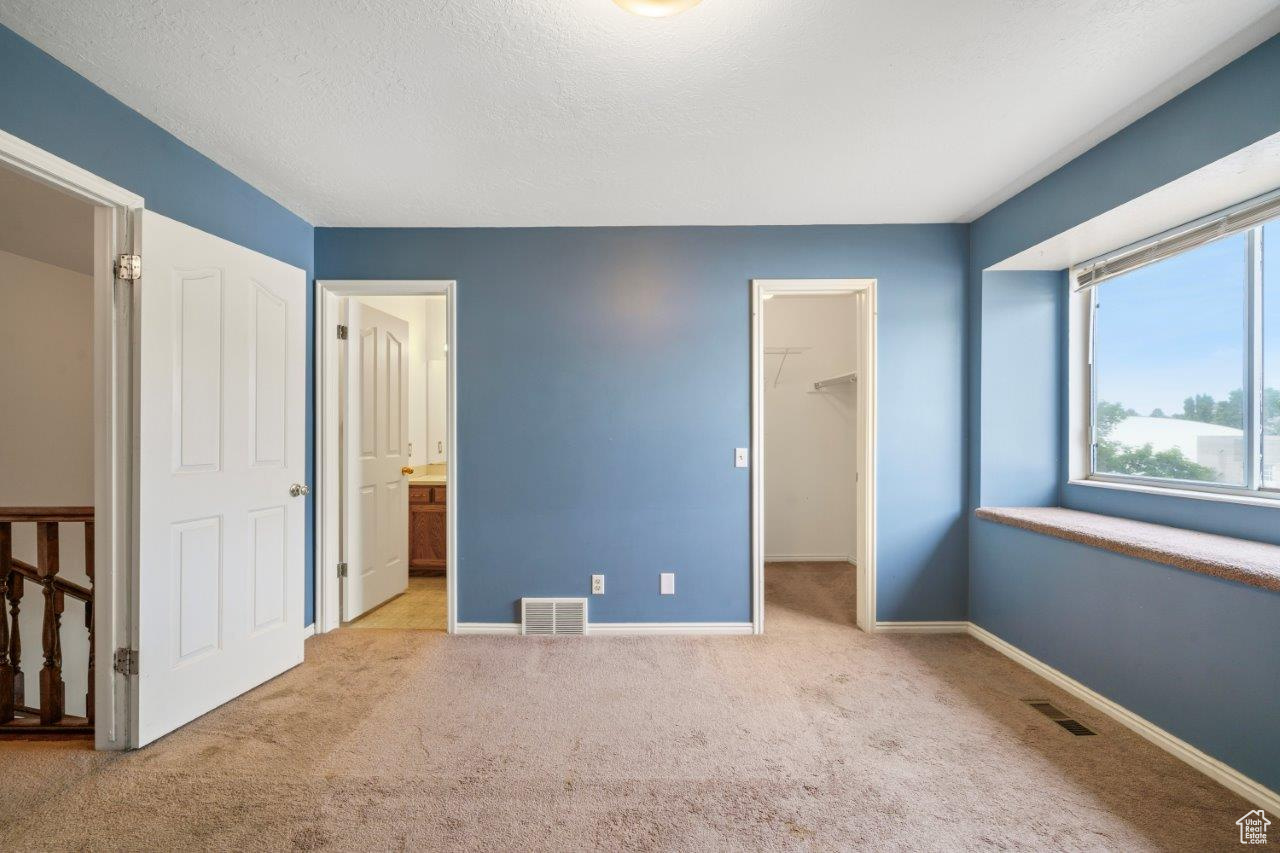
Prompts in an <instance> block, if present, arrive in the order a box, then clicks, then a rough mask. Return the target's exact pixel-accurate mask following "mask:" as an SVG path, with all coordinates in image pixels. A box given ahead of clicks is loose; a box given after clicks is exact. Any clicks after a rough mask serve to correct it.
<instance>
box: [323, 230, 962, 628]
mask: <svg viewBox="0 0 1280 853" xmlns="http://www.w3.org/2000/svg"><path fill="white" fill-rule="evenodd" d="M966 232H967V229H966V228H965V227H964V226H959V225H929V226H849V227H827V226H806V227H782V228H596V229H577V228H567V229H554V228H552V229H501V230H491V229H326V228H320V229H317V230H316V270H317V277H319V278H321V279H334V278H336V279H341V278H356V279H359V278H390V279H396V278H400V279H405V278H437V279H456V280H457V281H458V310H459V313H458V317H459V319H458V323H459V329H458V333H459V341H458V348H459V351H458V370H459V379H458V384H459V398H458V405H459V412H458V417H459V427H458V429H459V434H460V435H459V441H458V451H459V452H458V456H457V459H456V462H457V464H458V468H459V477H460V505H459V510H460V515H459V523H460V531H459V538H460V540H461V542H460V549H459V560H460V568H459V573H458V579H459V598H460V604H459V619H460V620H461V621H467V622H471V621H474V622H511V621H514V620H515V619H516V609H515V608H516V602H517V599H519V598H520V597H521V596H525V595H551V594H554V595H585V594H587V593H588V592H589V584H590V574H591V573H593V572H604V573H606V574H607V575H608V590H609V592H608V594H607V595H605V596H603V597H600V598H593V599H592V601H591V607H592V619H593V620H600V621H614V622H630V621H734V622H743V621H748V620H749V619H750V617H751V613H750V562H749V500H750V492H749V479H748V472H747V471H745V470H741V469H735V468H734V467H733V448H734V447H743V446H746V445H747V444H748V442H749V435H750V419H749V415H750V412H749V400H750V387H749V385H750V381H749V380H750V373H749V371H750V362H749V355H750V346H749V342H750V280H751V279H752V278H753V277H755V278H813V277H874V278H877V279H879V282H880V288H881V290H880V296H879V299H880V304H879V322H880V327H879V335H880V336H879V359H880V362H879V365H880V386H879V387H880V399H879V412H880V421H879V430H880V432H879V437H880V451H879V457H878V459H879V483H878V485H879V490H880V514H879V527H878V533H879V563H878V565H879V618H880V619H921V620H925V619H963V618H965V613H966V601H965V599H966V595H967V578H966V573H965V563H966V548H967V541H966V535H967V534H966V522H965V513H964V505H965V499H964V495H965V492H964V488H965V482H964V457H963V448H964V444H963V434H964V429H963V419H962V418H963V408H964V405H963V404H964V400H963V396H962V382H963V372H962V367H963V365H962V362H963V358H962V353H963V344H962V336H963V324H964V273H965V262H966V241H967V233H966ZM660 571H674V572H676V573H677V582H676V591H677V595H676V596H675V597H664V596H660V595H658V573H659V572H660Z"/></svg>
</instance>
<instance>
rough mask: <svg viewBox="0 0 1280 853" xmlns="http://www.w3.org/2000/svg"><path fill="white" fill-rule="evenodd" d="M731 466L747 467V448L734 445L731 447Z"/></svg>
mask: <svg viewBox="0 0 1280 853" xmlns="http://www.w3.org/2000/svg"><path fill="white" fill-rule="evenodd" d="M733 467H734V468H746V467H747V449H746V448H745V447H735V448H734V449H733Z"/></svg>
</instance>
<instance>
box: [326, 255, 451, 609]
mask: <svg viewBox="0 0 1280 853" xmlns="http://www.w3.org/2000/svg"><path fill="white" fill-rule="evenodd" d="M431 294H437V295H438V294H444V296H445V306H446V307H445V310H446V312H447V313H446V346H447V350H446V359H445V361H446V365H445V367H446V371H447V373H448V379H449V387H448V394H447V399H446V409H447V417H446V421H447V423H446V442H445V446H446V447H448V448H449V454H448V456H447V457H446V458H445V480H446V482H447V483H448V484H449V512H448V514H447V516H446V521H445V551H446V554H447V557H446V567H445V588H446V597H447V609H448V630H449V633H450V634H453V633H456V632H457V628H458V562H459V561H458V506H459V504H458V495H459V491H458V478H457V476H456V472H457V470H458V467H457V466H458V462H457V460H458V402H457V401H458V392H457V388H458V359H457V339H458V311H457V282H456V281H445V280H412V281H410V280H404V281H394V280H350V279H347V280H335V279H328V280H317V281H316V303H315V304H316V341H317V342H318V343H317V346H316V388H315V429H316V445H315V454H316V456H315V470H316V474H315V476H316V506H315V512H316V527H315V632H316V633H317V634H323V633H325V632H326V631H332V630H334V629H335V628H337V627H338V626H339V625H341V624H342V622H341V615H340V613H339V607H338V603H339V595H340V584H339V580H338V570H337V566H338V561H339V559H340V557H339V555H340V551H339V545H338V531H339V524H340V521H339V519H340V516H339V506H340V505H341V500H339V498H340V494H339V493H338V491H337V489H338V486H339V483H340V482H341V481H340V478H339V474H338V471H339V466H338V415H339V408H340V407H339V399H338V372H339V371H338V341H337V326H338V323H339V322H340V321H339V318H338V305H339V301H340V299H341V297H343V296H353V295H361V296H420V295H431Z"/></svg>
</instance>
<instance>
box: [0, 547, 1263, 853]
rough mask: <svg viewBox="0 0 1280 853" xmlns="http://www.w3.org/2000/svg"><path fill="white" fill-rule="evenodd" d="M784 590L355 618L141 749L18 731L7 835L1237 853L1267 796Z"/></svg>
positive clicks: (793, 582)
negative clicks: (270, 677) (700, 604)
mask: <svg viewBox="0 0 1280 853" xmlns="http://www.w3.org/2000/svg"><path fill="white" fill-rule="evenodd" d="M767 587H768V596H767V602H768V609H767V627H768V634H767V635H766V636H765V637H762V638H757V637H708V638H696V639H695V638H681V637H654V638H606V637H599V638H589V639H570V638H541V639H522V638H516V637H474V636H470V637H466V636H464V637H449V636H447V635H441V634H433V633H426V632H421V631H397V630H378V629H369V630H349V629H348V630H342V631H338V632H335V633H333V634H329V635H325V636H321V637H317V638H315V639H313V640H311V641H309V642H308V644H307V662H306V663H305V664H304V665H303V666H301V667H299V668H297V669H296V670H294V671H292V672H290V673H287V674H286V675H284V676H282V677H280V678H278V679H276V680H275V681H272V682H270V683H269V684H266V685H264V686H263V687H261V688H259V689H258V690H255V691H254V692H253V693H251V694H249V695H248V696H246V697H244V698H242V699H240V700H238V701H235V702H232V703H230V704H228V705H227V706H225V707H223V708H221V709H219V710H217V711H215V712H213V713H211V714H209V715H207V716H205V717H204V718H202V719H200V720H198V721H196V722H195V723H193V724H192V725H190V726H187V727H186V728H185V729H184V730H182V731H180V732H177V733H176V734H173V735H171V736H169V737H168V738H165V739H164V740H162V741H160V742H159V743H156V744H154V745H152V746H150V747H148V748H146V749H143V750H140V751H138V752H135V753H131V754H127V755H108V754H101V753H93V752H91V751H87V750H85V749H84V748H83V747H81V746H76V745H66V744H61V745H59V744H39V743H25V742H23V743H3V744H0V767H2V768H3V777H2V778H3V793H2V794H0V828H2V829H0V847H3V848H6V849H19V850H34V849H65V848H82V849H89V848H137V849H142V848H149V849H166V850H192V849H221V850H257V849H291V848H292V849H332V850H346V849H377V850H399V849H436V850H515V849H521V850H557V851H560V850H579V849H587V850H672V851H677V850H679V851H684V850H743V851H751V850H783V849H801V850H849V849H877V850H886V849H889V850H896V849H920V850H959V849H1056V850H1061V849H1073V850H1081V849H1112V850H1143V849H1181V850H1208V849H1216V848H1221V849H1224V850H1225V849H1235V848H1236V847H1237V846H1238V842H1237V838H1236V827H1235V825H1234V821H1235V820H1236V818H1238V817H1240V816H1241V815H1243V814H1244V813H1245V811H1247V810H1248V807H1247V806H1246V804H1245V802H1244V801H1243V800H1241V799H1239V798H1237V797H1236V796H1234V795H1232V794H1230V793H1228V792H1227V791H1225V790H1224V789H1222V788H1220V787H1219V786H1217V785H1216V784H1214V783H1212V782H1210V781H1209V780H1207V779H1206V778H1204V777H1203V776H1201V775H1199V774H1197V773H1195V772H1194V771H1192V770H1190V769H1189V768H1187V767H1186V766H1185V765H1183V764H1181V763H1180V762H1178V761H1176V760H1175V759H1173V758H1172V757H1170V756H1168V755H1166V754H1165V753H1163V752H1161V751H1159V750H1158V749H1156V748H1155V747H1153V746H1151V745H1149V744H1147V743H1146V742H1145V741H1142V740H1141V739H1139V738H1138V737H1136V736H1134V735H1132V734H1130V733H1129V732H1128V731H1127V730H1125V729H1123V728H1121V727H1119V726H1118V725H1116V724H1113V723H1111V722H1109V721H1108V720H1107V719H1106V718H1105V717H1102V716H1100V715H1099V714H1096V713H1093V712H1091V711H1089V710H1088V709H1086V708H1083V707H1081V706H1080V704H1079V703H1077V702H1076V701H1074V700H1073V699H1071V698H1070V697H1068V696H1067V695H1065V694H1063V693H1060V692H1059V691H1057V690H1054V689H1053V688H1052V687H1050V686H1049V685H1048V684H1046V683H1045V682H1043V681H1040V680H1039V679H1037V678H1035V677H1034V676H1032V675H1030V674H1029V673H1028V672H1026V671H1025V670H1023V669H1021V668H1019V667H1018V666H1016V665H1015V664H1013V663H1011V662H1009V661H1007V660H1005V659H1004V658H1003V657H1000V656H999V655H997V654H996V653H995V652H993V651H990V650H988V649H987V648H985V647H984V646H982V645H980V644H978V643H977V642H976V641H974V640H972V639H969V638H967V637H958V636H913V637H884V636H881V637H876V638H875V639H872V638H869V637H868V636H866V635H865V634H862V633H859V632H858V631H857V630H856V629H854V628H852V627H851V626H850V619H849V616H848V614H851V613H852V612H853V577H852V573H851V572H850V571H848V568H847V567H831V566H818V567H815V566H771V567H770V568H769V570H768V572H767ZM1027 697H1048V698H1050V699H1052V700H1053V701H1055V702H1057V703H1058V704H1059V705H1060V706H1061V707H1063V708H1065V709H1067V710H1069V711H1073V712H1075V713H1076V714H1077V715H1078V716H1080V717H1081V718H1082V719H1083V720H1085V721H1086V722H1087V723H1088V724H1090V725H1091V726H1093V727H1094V728H1096V729H1097V730H1098V731H1099V733H1100V734H1099V736H1098V737H1091V738H1077V737H1073V736H1071V735H1069V734H1068V733H1066V732H1065V731H1063V730H1062V729H1060V728H1058V727H1057V726H1056V725H1054V724H1052V723H1051V722H1049V721H1048V720H1047V719H1045V718H1044V717H1043V716H1041V715H1040V714H1038V713H1036V712H1035V711H1033V710H1031V709H1029V708H1028V707H1026V706H1025V705H1023V703H1022V702H1021V701H1020V700H1021V699H1023V698H1027Z"/></svg>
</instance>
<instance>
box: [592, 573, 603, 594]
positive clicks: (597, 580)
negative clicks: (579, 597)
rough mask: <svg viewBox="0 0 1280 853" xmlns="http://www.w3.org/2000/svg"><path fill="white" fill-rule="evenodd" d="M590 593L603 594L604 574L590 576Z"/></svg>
mask: <svg viewBox="0 0 1280 853" xmlns="http://www.w3.org/2000/svg"><path fill="white" fill-rule="evenodd" d="M591 594H592V595H604V575H592V576H591Z"/></svg>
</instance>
